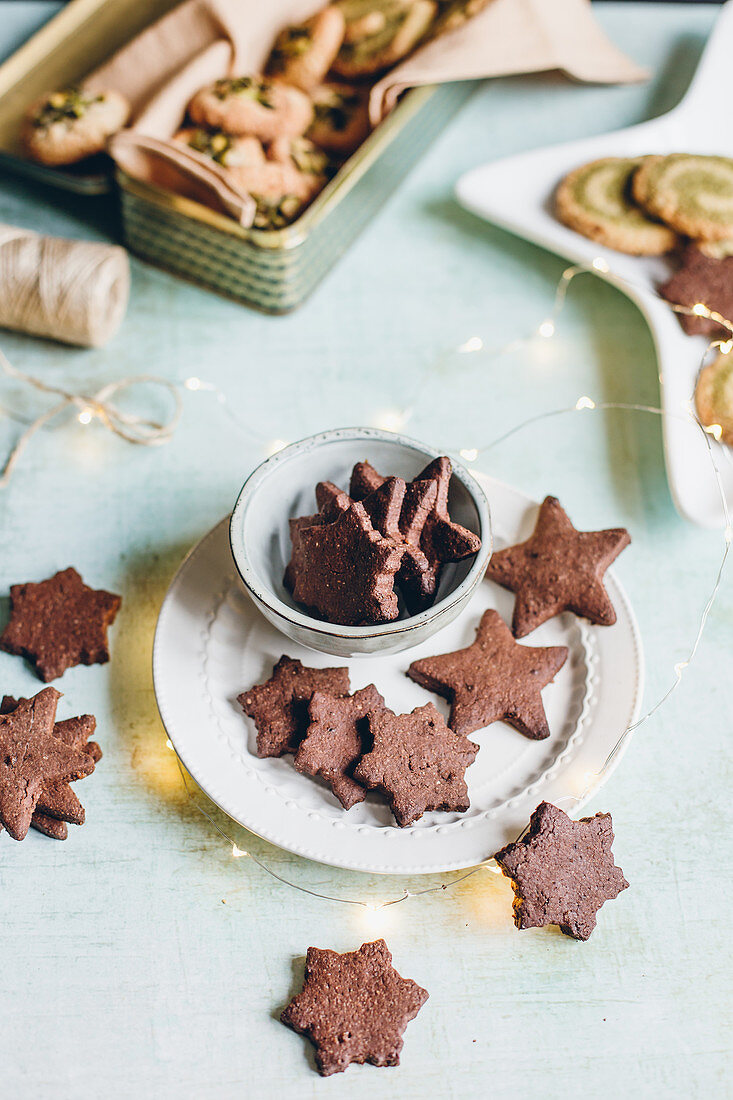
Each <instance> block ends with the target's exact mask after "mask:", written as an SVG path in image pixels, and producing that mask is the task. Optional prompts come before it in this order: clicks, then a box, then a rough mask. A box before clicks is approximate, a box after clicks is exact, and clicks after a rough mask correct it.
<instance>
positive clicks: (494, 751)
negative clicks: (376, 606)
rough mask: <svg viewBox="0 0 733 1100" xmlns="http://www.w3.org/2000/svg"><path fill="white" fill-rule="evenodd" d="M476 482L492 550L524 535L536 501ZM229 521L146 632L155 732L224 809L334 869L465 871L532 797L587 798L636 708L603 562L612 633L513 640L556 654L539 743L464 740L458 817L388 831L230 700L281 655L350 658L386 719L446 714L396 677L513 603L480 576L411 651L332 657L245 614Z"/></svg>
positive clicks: (194, 557) (523, 817) (570, 620)
mask: <svg viewBox="0 0 733 1100" xmlns="http://www.w3.org/2000/svg"><path fill="white" fill-rule="evenodd" d="M478 476H479V477H480V481H481V485H482V487H483V489H484V491H485V492H486V495H487V497H488V499H489V501H490V504H491V508H492V515H493V517H494V530H495V534H496V536H497V543H498V545H506V544H509V543H513V542H516V541H517V540H519V539H522V538H526V537H527V535H528V534H529V533H530V531H531V530H532V527H533V525H534V520H535V517H536V514H537V505H536V504H535V503H534V502H532V501H531V500H529V499H528V498H527V497H525V496H524V495H523V494H521V493H519V492H517V491H516V490H514V489H511V488H509V487H508V486H506V485H503V484H501V483H500V482H496V481H492V480H490V479H489V478H487V477H484V476H482V475H478ZM227 528H228V520H223V521H222V522H221V523H220V524H219V525H218V526H217V527H215V528H214V530H213V531H211V532H210V534H208V535H207V536H206V537H205V538H204V539H203V540H202V541H201V542H200V543H199V544H198V545H197V546H196V547H194V549H193V550H192V551H191V553H190V554H189V556H188V557H187V558H186V560H185V561H184V563H183V565H182V566H181V568H180V569H179V571H178V573H177V574H176V577H175V578H174V580H173V582H172V584H171V586H170V588H169V590H168V593H167V595H166V598H165V600H164V602H163V606H162V609H161V612H160V617H159V620H158V626H157V630H156V635H155V647H154V654H153V673H154V682H155V694H156V698H157V701H158V707H159V709H160V714H161V717H162V719H163V723H164V725H165V728H166V731H167V733H168V736H169V737H170V739H171V741H172V743H173V745H174V746H175V749H176V751H177V753H178V754H179V756H180V758H181V760H182V762H183V764H184V765H185V767H186V768H187V769H188V771H189V772H190V773H191V775H192V776H193V777H194V779H195V780H196V781H197V783H199V785H200V786H201V787H202V789H203V790H204V791H205V792H206V794H207V795H208V796H209V797H210V798H211V799H213V801H214V802H215V803H217V804H218V805H219V806H220V807H221V809H222V810H224V811H225V812H226V813H227V814H229V815H230V817H232V818H234V819H235V820H236V821H238V822H239V823H240V824H241V825H243V826H245V827H246V828H248V829H250V830H251V831H252V832H254V833H257V834H258V835H259V836H261V837H264V838H265V839H266V840H269V841H271V842H272V843H274V844H277V845H279V846H280V847H281V848H285V849H287V850H288V851H292V852H295V853H297V854H299V855H302V856H305V857H307V858H309V859H313V860H318V861H320V862H322V863H328V864H331V865H333V866H339V867H347V868H351V869H353V870H358V871H370V872H382V873H385V874H412V873H421V872H438V871H446V870H451V869H457V868H460V867H469V866H473V865H474V864H476V863H478V862H480V861H481V860H483V859H485V858H486V857H487V856H490V855H491V854H493V852H495V851H496V850H497V849H498V848H500V847H501V846H502V845H503V844H505V843H506V842H507V841H508V840H510V839H513V838H514V837H516V836H517V834H518V833H519V832H521V830H522V828H523V827H524V826H525V825H526V823H527V821H528V819H529V816H530V814H531V812H532V810H533V809H534V808H535V807H536V806H537V804H538V803H539V802H540V801H541V800H542V799H548V800H550V801H556V802H557V801H560V800H562V799H566V798H568V796H577V795H579V794H580V793H581V792H584V791H586V788H587V790H588V794H590V793H592V791H593V790H594V789H595V788H594V786H593V780H592V777H593V776H594V775H595V774H596V773H597V772H598V771H599V770H600V769H601V767H602V765H603V763H604V761H605V760H606V757H607V756H608V754H609V752H610V751H611V749H612V748H613V747H614V745H615V744H616V742H617V740H618V738H619V736H620V734H621V733H622V732H623V730H625V729H626V727H627V726H628V725H629V724H631V723H632V722H634V721H635V719H636V717H637V716H638V713H639V707H640V703H641V692H642V676H643V671H642V667H643V660H642V650H641V642H640V639H639V633H638V628H637V626H636V622H635V619H634V615H633V612H632V610H631V607H630V604H629V601H628V599H627V597H626V595H625V593H624V591H623V589H622V588H621V586H620V585H619V583H618V581H617V580H616V579H615V577H614V576H613V572H612V571H609V572H608V573H607V574H606V578H607V586H608V590H609V593H610V595H611V598H612V600H613V603H614V606H615V608H616V611H617V615H618V620H617V622H616V624H615V625H614V626H612V627H594V626H590V625H589V624H588V623H586V622H584V621H582V620H579V619H576V618H575V617H574V616H572V615H569V614H565V615H561V616H559V617H558V618H556V619H553V620H551V621H550V622H547V623H545V624H543V626H541V627H540V628H539V629H538V630H537V631H535V632H534V633H533V634H532V635H531V636H530V637H529V638H525V639H523V642H525V643H527V644H532V645H566V646H568V648H569V650H570V656H569V659H568V661H567V662H566V664H565V666H564V667H563V668H562V669H561V671H560V672H559V673H558V675H557V677H556V679H555V682H554V683H553V684H551V685H549V687H548V688H547V689H546V690H545V691H544V692H543V698H544V701H545V708H546V711H547V716H548V721H549V725H550V730H551V735H550V737H549V738H547V739H546V740H545V741H530V740H528V739H527V738H526V737H523V736H522V735H521V734H520V733H518V732H517V731H516V730H514V729H512V728H511V727H510V726H508V725H506V724H504V723H502V722H497V723H495V724H494V725H492V726H489V727H488V728H487V729H484V730H480V731H478V732H477V733H475V734H471V737H472V739H473V740H474V741H476V742H478V744H479V745H480V746H481V748H480V751H479V753H478V756H477V757H476V761H475V763H474V764H472V765H471V767H470V768H469V769H468V770H467V772H466V780H467V782H468V789H469V795H470V799H471V807H470V809H469V810H468V811H467V812H466V813H464V814H456V813H429V814H425V815H424V817H422V818H421V819H420V820H419V821H417V822H416V823H415V824H414V825H412V826H410V827H409V828H406V829H400V828H398V827H396V826H395V825H394V824H393V823H392V819H391V815H390V813H389V809H388V807H387V805H386V803H385V802H384V801H383V800H380V799H379V798H378V797H377V796H376V795H372V794H369V795H368V796H367V799H366V801H365V802H362V803H359V804H358V805H356V806H354V807H353V808H352V809H351V810H348V811H346V810H344V809H343V808H342V807H341V805H340V804H339V802H337V800H336V798H335V797H334V796H333V794H332V793H331V791H330V790H329V788H328V787H327V786H326V785H325V784H323V783H321V782H320V781H319V780H315V779H312V778H310V777H308V776H304V775H300V774H299V773H298V772H297V771H296V770H295V768H294V767H293V763H292V757H289V756H286V757H282V758H281V759H272V758H270V759H265V760H261V759H259V758H258V757H257V756H256V754H255V751H254V749H255V729H254V725H253V723H252V722H251V721H250V719H248V718H246V717H245V716H244V714H243V713H242V710H241V708H240V707H239V705H238V703H237V695H238V694H239V693H240V692H242V691H244V690H246V689H247V688H249V687H251V686H252V685H253V684H255V683H260V682H262V681H263V680H264V679H266V678H267V677H268V676H269V675H270V673H271V671H272V666H273V665H274V663H275V662H276V661H277V659H278V658H279V657H280V656H281V655H282V654H283V653H286V654H288V655H289V656H291V657H297V658H300V660H302V661H303V662H304V664H306V665H311V666H317V667H324V666H328V665H333V664H334V663H337V664H338V663H341V664H344V663H348V664H349V668H350V673H351V685H352V690H355V689H357V688H360V687H363V686H365V685H366V684H368V683H375V684H376V685H377V687H378V688H379V690H380V692H381V693H382V694H383V695H384V697H385V700H386V702H387V705H388V706H389V707H391V708H392V709H393V710H395V711H397V712H404V711H409V710H412V709H413V708H414V707H416V706H422V705H423V704H424V703H426V702H429V701H431V700H432V701H433V702H435V704H436V705H437V706H438V707H439V708H440V709H441V710H442V711H443V713H444V714H445V715H446V716H447V713H448V708H447V705H446V704H445V703H444V701H443V700H441V699H438V698H437V697H436V696H435V695H433V694H431V693H430V692H427V691H425V690H424V689H423V688H421V687H419V686H418V685H417V684H415V683H413V682H412V681H411V680H409V679H408V678H407V676H406V675H405V670H406V669H407V666H408V665H409V663H410V661H412V660H415V659H417V658H419V657H424V656H429V655H431V654H436V653H445V652H448V651H449V650H453V649H456V648H458V647H460V646H464V645H467V644H469V643H470V642H471V641H472V640H473V638H474V633H475V628H476V625H477V623H478V621H479V619H480V617H481V614H482V612H483V611H484V610H485V609H486V608H487V607H496V608H497V609H498V610H499V611H500V613H501V614H502V615H503V616H504V617H505V619H510V618H511V608H512V600H513V596H512V594H511V593H509V592H506V591H504V590H503V589H501V588H499V587H498V586H496V585H495V584H493V583H492V582H489V581H484V582H483V583H482V584H480V585H479V586H478V588H477V590H476V592H475V594H474V596H473V598H472V599H471V602H470V604H469V605H468V607H467V608H466V609H465V610H464V611H463V612H462V613H461V615H460V616H458V618H456V619H455V620H454V621H453V622H452V623H450V624H449V625H448V626H446V627H445V628H444V629H443V630H441V631H440V632H439V633H438V634H436V635H434V636H433V637H432V638H430V639H428V640H427V641H424V642H422V643H421V644H420V645H419V646H417V647H416V648H415V649H414V650H412V651H411V652H410V654H409V656H407V655H404V654H397V655H383V656H378V657H374V658H372V659H371V660H370V661H368V662H366V661H363V660H357V661H352V662H343V661H338V660H337V659H336V660H335V659H334V658H333V657H328V656H326V655H324V654H321V653H313V652H311V651H310V650H307V649H305V648H303V647H302V646H300V645H298V644H296V643H295V642H293V641H291V640H289V639H288V638H286V637H285V636H284V635H283V634H282V633H280V632H279V631H277V630H276V629H275V627H274V626H272V624H271V623H269V622H268V621H267V620H266V619H265V618H264V616H263V615H261V614H260V613H259V611H258V610H257V608H256V607H255V605H254V603H253V602H252V601H251V600H250V599H249V598H248V597H247V595H246V594H245V592H244V591H243V589H242V584H241V581H240V579H239V577H238V575H237V572H236V570H235V568H234V565H233V563H232V558H231V554H230V551H229V540H228V532H227ZM620 755H621V754H619V756H620ZM616 763H618V757H617V758H616V760H615V761H614V764H616ZM608 774H609V773H606V774H604V776H603V779H605V778H607V776H608ZM600 782H601V780H598V781H597V782H596V786H598V785H600ZM561 805H563V803H562V801H561ZM565 808H566V809H570V808H571V807H570V806H569V805H568V804H567V803H566V804H565ZM575 809H579V807H578V806H576V807H575Z"/></svg>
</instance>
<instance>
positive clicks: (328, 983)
mask: <svg viewBox="0 0 733 1100" xmlns="http://www.w3.org/2000/svg"><path fill="white" fill-rule="evenodd" d="M427 999H428V994H427V992H426V991H425V990H424V989H422V988H421V987H420V986H419V985H418V984H417V982H413V981H411V980H410V979H409V978H403V977H401V975H400V974H398V973H397V971H396V970H395V968H394V967H393V966H392V955H391V954H390V951H389V948H388V947H387V944H386V943H385V942H384V940H375V942H374V943H364V944H362V945H361V947H360V948H359V950H358V951H347V952H345V953H344V954H342V955H341V954H338V953H337V952H336V951H328V950H326V951H322V950H320V948H318V947H309V948H308V954H307V955H306V960H305V981H304V983H303V991H302V992H301V993H298V994H297V995H296V996H295V997H293V999H292V1001H291V1002H290V1004H289V1005H288V1006H287V1008H286V1009H285V1010H284V1011H283V1013H282V1015H281V1017H280V1019H281V1020H282V1022H283V1023H284V1024H287V1025H288V1027H291V1028H292V1029H293V1030H294V1031H297V1032H299V1033H300V1034H301V1035H307V1036H308V1038H309V1039H310V1040H311V1042H312V1043H313V1044H314V1046H315V1048H316V1065H317V1066H318V1072H319V1073H320V1074H321V1075H322V1076H323V1077H328V1076H330V1075H331V1074H332V1073H342V1072H343V1071H344V1070H345V1069H346V1068H347V1066H350V1065H351V1063H352V1062H356V1063H358V1064H363V1063H364V1062H370V1063H371V1065H373V1066H397V1065H399V1062H400V1051H401V1050H402V1045H403V1039H402V1035H403V1033H404V1030H405V1028H406V1027H407V1025H408V1023H409V1022H410V1020H414V1019H415V1017H416V1016H417V1014H418V1012H419V1011H420V1009H421V1008H422V1006H423V1005H424V1004H425V1002H426V1001H427Z"/></svg>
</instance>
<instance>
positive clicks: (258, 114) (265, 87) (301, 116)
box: [188, 76, 313, 142]
mask: <svg viewBox="0 0 733 1100" xmlns="http://www.w3.org/2000/svg"><path fill="white" fill-rule="evenodd" d="M188 113H189V115H190V116H191V118H192V119H193V121H194V122H195V123H196V124H197V125H198V126H203V127H206V128H207V129H211V130H223V131H224V132H225V133H227V134H244V135H249V136H252V137H257V138H259V139H260V141H263V142H268V141H274V140H275V138H278V137H297V136H298V135H299V134H303V133H305V131H306V130H307V129H308V127H309V126H310V124H311V122H312V121H313V105H312V103H311V101H310V99H309V98H308V96H307V95H305V94H304V93H303V92H301V91H300V89H299V88H294V87H292V86H291V85H289V84H283V83H281V82H279V81H274V80H268V79H266V78H265V77H261V76H241V77H226V78H224V79H222V80H217V81H216V83H215V84H212V85H209V86H208V87H206V88H202V89H201V90H200V91H199V92H197V93H196V95H195V96H194V97H193V99H192V100H191V102H190V103H189V105H188Z"/></svg>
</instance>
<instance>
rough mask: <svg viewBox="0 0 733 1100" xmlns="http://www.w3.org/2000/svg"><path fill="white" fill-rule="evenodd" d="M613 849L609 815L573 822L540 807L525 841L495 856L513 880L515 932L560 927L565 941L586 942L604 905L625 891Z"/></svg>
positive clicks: (543, 804)
mask: <svg viewBox="0 0 733 1100" xmlns="http://www.w3.org/2000/svg"><path fill="white" fill-rule="evenodd" d="M612 844H613V822H612V821H611V815H610V814H596V815H595V817H582V818H580V820H579V821H573V820H572V818H570V817H568V815H567V814H565V813H563V811H562V810H559V809H558V808H557V806H553V805H552V804H551V803H549V802H541V803H540V805H539V806H538V807H537V809H536V810H535V811H534V813H533V814H532V817H531V819H530V823H529V832H528V833H527V835H526V836H525V837H523V838H522V839H521V840H517V841H515V843H514V844H508V845H507V846H506V848H502V849H501V851H500V852H497V853H496V855H495V856H494V859H495V860H496V862H497V863H498V864H499V866H500V867H501V869H502V871H503V872H504V874H505V875H507V877H508V878H510V879H511V880H512V887H513V888H514V893H515V895H516V896H515V898H514V923H515V924H516V926H517V928H520V929H521V928H540V927H542V926H543V925H545V924H559V926H560V930H561V931H562V932H564V933H565V935H566V936H573V937H574V938H575V939H576V940H587V939H588V937H589V936H590V934H591V932H592V931H593V929H594V928H595V926H596V913H597V912H598V910H599V909H600V908H601V906H602V905H603V903H604V901H610V900H612V899H613V898H615V897H617V896H618V894H620V893H621V891H622V890H625V889H626V888H627V886H628V885H629V884H628V882H627V881H626V879H625V878H624V876H623V874H622V872H621V868H620V867H617V866H616V864H615V863H614V861H613V853H612V852H611V845H612Z"/></svg>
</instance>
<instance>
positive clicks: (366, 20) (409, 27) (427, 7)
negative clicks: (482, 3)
mask: <svg viewBox="0 0 733 1100" xmlns="http://www.w3.org/2000/svg"><path fill="white" fill-rule="evenodd" d="M337 4H338V7H339V8H340V9H341V11H342V12H343V14H344V17H345V19H346V33H345V35H344V42H343V45H342V47H341V49H340V50H339V53H338V56H337V57H336V60H335V61H334V63H333V65H332V66H331V67H332V69H333V71H334V72H335V73H337V74H338V75H339V76H343V77H345V78H346V79H347V80H352V79H358V78H360V77H363V76H370V75H371V74H372V73H378V72H381V71H382V70H383V69H389V68H390V67H391V66H392V65H396V64H397V62H398V61H401V60H402V58H403V57H407V55H408V54H409V53H411V52H412V51H413V50H414V49H415V47H416V46H417V44H418V43H419V42H420V40H421V39H423V38H424V37H425V35H426V34H427V32H428V31H429V30H430V27H431V25H432V23H433V20H434V18H435V15H436V13H437V10H438V7H437V4H436V3H435V2H434V0H337Z"/></svg>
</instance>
